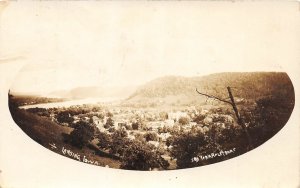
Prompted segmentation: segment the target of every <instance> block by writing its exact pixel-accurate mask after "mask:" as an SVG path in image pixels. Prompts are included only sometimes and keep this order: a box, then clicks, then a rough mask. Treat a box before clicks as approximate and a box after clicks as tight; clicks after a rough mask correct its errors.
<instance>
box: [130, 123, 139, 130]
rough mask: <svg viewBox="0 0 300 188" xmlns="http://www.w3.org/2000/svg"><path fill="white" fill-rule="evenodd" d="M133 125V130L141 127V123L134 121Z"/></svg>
mask: <svg viewBox="0 0 300 188" xmlns="http://www.w3.org/2000/svg"><path fill="white" fill-rule="evenodd" d="M131 127H132V129H133V130H138V129H139V123H138V122H134V123H132V125H131Z"/></svg>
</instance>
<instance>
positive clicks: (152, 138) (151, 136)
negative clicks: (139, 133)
mask: <svg viewBox="0 0 300 188" xmlns="http://www.w3.org/2000/svg"><path fill="white" fill-rule="evenodd" d="M144 138H145V140H146V141H147V142H148V141H158V136H157V134H156V133H155V132H147V133H146V134H145V135H144Z"/></svg>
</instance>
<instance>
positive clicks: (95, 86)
mask: <svg viewBox="0 0 300 188" xmlns="http://www.w3.org/2000/svg"><path fill="white" fill-rule="evenodd" d="M224 73H285V72H284V71H279V70H278V71H225V72H214V73H208V74H203V75H193V76H186V75H175V74H173V75H171V74H166V75H164V76H158V77H155V78H153V79H151V80H148V81H145V82H144V83H141V84H139V85H122V86H104V87H103V86H99V85H78V86H75V87H72V88H69V89H60V90H52V91H50V92H48V93H39V92H32V91H14V90H13V89H12V88H10V89H9V93H10V94H12V95H16V96H26V95H28V96H38V97H47V96H50V97H51V95H53V94H52V93H55V92H70V91H72V90H75V89H79V88H80V89H84V88H87V89H88V88H101V89H121V88H126V87H132V88H135V89H138V88H139V87H141V86H143V85H145V84H147V83H149V82H151V81H153V80H156V79H160V78H165V77H185V78H193V77H205V76H210V75H215V74H224ZM57 98H62V97H59V96H57Z"/></svg>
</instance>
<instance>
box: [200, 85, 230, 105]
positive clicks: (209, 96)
mask: <svg viewBox="0 0 300 188" xmlns="http://www.w3.org/2000/svg"><path fill="white" fill-rule="evenodd" d="M196 91H197V93H199V94H200V95H204V96H206V97H208V98H212V99H217V100H219V101H222V102H225V103H228V104H230V105H232V103H231V102H229V101H226V100H224V99H220V98H219V97H215V96H212V95H208V94H205V93H201V92H199V91H198V89H197V88H196Z"/></svg>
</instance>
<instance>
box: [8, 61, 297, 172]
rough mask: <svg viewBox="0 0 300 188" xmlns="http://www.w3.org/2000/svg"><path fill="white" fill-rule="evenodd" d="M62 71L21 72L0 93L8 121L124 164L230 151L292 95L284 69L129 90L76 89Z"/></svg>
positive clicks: (177, 165)
mask: <svg viewBox="0 0 300 188" xmlns="http://www.w3.org/2000/svg"><path fill="white" fill-rule="evenodd" d="M170 67H171V65H170ZM84 71H87V72H90V71H88V70H87V69H85V70H84ZM135 71H138V70H137V69H134V72H135ZM134 72H128V73H127V74H129V75H130V74H132V75H134ZM72 73H74V74H68V72H67V71H65V69H63V70H59V69H58V70H56V69H49V68H45V66H43V67H31V66H28V68H27V67H26V68H24V69H22V70H21V71H20V74H19V75H18V76H17V77H16V80H15V82H14V84H13V85H12V87H11V89H10V90H9V93H8V95H9V101H8V102H9V108H10V112H11V115H12V118H13V119H14V121H15V122H16V124H17V125H18V126H19V127H20V128H21V129H22V130H23V131H24V132H25V133H26V134H27V135H28V136H29V137H30V138H32V139H33V140H34V141H36V142H38V143H39V144H41V145H42V146H44V147H46V148H48V149H50V150H52V151H53V152H56V153H58V154H60V155H63V156H66V157H69V158H71V159H74V160H78V161H80V162H84V163H89V164H94V165H99V166H105V167H111V168H120V169H126V170H174V169H182V168H191V167H197V166H203V165H208V164H212V163H216V162H220V161H224V160H227V159H230V158H233V157H236V156H239V155H241V154H243V153H245V152H248V151H250V150H252V149H254V148H256V147H258V146H260V145H261V144H263V143H264V142H266V141H267V140H268V139H270V138H271V137H272V136H274V135H275V134H276V133H277V132H278V131H280V129H281V128H282V127H283V126H284V125H285V124H286V122H287V121H288V119H289V117H290V115H291V113H292V111H293V107H294V101H295V94H294V89H293V84H292V83H291V80H290V79H289V77H288V75H287V74H286V73H284V72H222V73H214V74H209V75H203V76H194V77H188V76H180V75H169V76H167V75H166V76H163V77H159V78H154V79H153V80H151V81H149V82H145V83H143V84H141V85H139V86H136V87H135V86H133V85H130V84H133V83H134V82H130V81H129V80H128V81H126V78H123V81H124V84H123V83H122V84H123V85H120V86H119V87H118V86H117V85H116V86H113V85H111V86H108V85H109V84H105V83H103V84H101V85H100V84H99V85H98V86H96V85H95V86H82V85H77V84H80V83H81V82H82V81H83V78H84V77H85V76H83V75H82V74H79V73H78V72H75V71H74V72H72ZM123 74H125V73H123ZM50 75H51V76H50ZM79 75H80V76H79ZM66 76H68V78H67V79H66V78H65V77H66ZM134 77H136V76H134ZM58 78H60V79H58ZM70 78H72V79H70ZM86 78H87V81H88V82H87V83H89V81H90V80H91V79H92V77H89V76H87V77H86ZM136 78H138V77H136ZM33 79H34V80H33ZM127 79H128V78H127ZM138 80H140V81H141V80H142V77H140V78H139V79H138ZM26 82H28V84H27V83H26ZM99 82H101V80H99ZM32 83H35V84H34V85H31V84H32ZM44 83H47V84H44ZM125 83H128V84H129V85H127V84H125ZM65 85H69V86H70V87H71V89H69V90H68V89H66V87H65ZM75 85H76V86H77V87H75ZM60 86H63V87H61V88H60ZM40 87H41V88H40ZM51 87H54V88H51ZM72 87H74V88H72ZM63 88H64V89H63ZM56 89H63V90H56Z"/></svg>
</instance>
